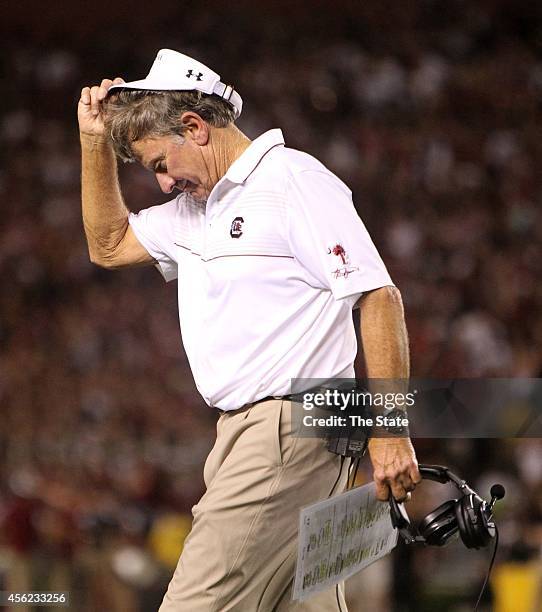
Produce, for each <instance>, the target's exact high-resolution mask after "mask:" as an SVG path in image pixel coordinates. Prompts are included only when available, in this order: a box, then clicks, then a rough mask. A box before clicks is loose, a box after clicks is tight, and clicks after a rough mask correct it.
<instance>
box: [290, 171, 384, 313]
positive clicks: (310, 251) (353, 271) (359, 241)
mask: <svg viewBox="0 0 542 612" xmlns="http://www.w3.org/2000/svg"><path fill="white" fill-rule="evenodd" d="M287 199H288V204H289V206H288V210H289V227H288V234H289V242H290V248H291V249H292V252H293V255H294V257H295V258H296V259H297V261H298V262H299V263H300V264H301V266H303V268H305V270H306V271H307V272H308V273H309V275H310V277H312V279H313V282H314V281H315V282H316V283H318V285H319V286H321V287H324V288H327V289H329V290H330V291H331V292H332V293H333V295H334V297H335V298H336V299H343V298H349V299H350V301H351V303H352V304H355V302H356V301H357V300H358V298H359V297H360V295H361V294H362V293H364V292H366V291H371V290H372V289H378V288H380V287H385V286H387V285H393V282H392V280H391V278H390V275H389V274H388V271H387V270H386V266H385V265H384V262H383V261H382V259H381V257H380V255H379V254H378V251H377V250H376V247H375V245H374V243H373V241H372V240H371V237H370V236H369V233H368V232H367V230H366V228H365V226H364V224H363V222H362V220H361V219H360V218H359V216H358V214H357V212H356V209H355V208H354V204H353V202H352V194H351V191H350V190H349V189H348V187H347V186H346V185H345V184H344V183H343V182H342V181H341V180H340V179H338V178H337V177H336V176H335V175H334V174H332V173H331V172H326V171H320V170H305V171H302V172H299V173H297V174H295V175H294V176H292V178H291V181H290V184H289V188H288V193H287Z"/></svg>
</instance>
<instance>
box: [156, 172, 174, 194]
mask: <svg viewBox="0 0 542 612" xmlns="http://www.w3.org/2000/svg"><path fill="white" fill-rule="evenodd" d="M155 176H156V180H157V181H158V184H159V185H160V189H161V190H162V191H163V192H164V193H171V192H172V191H173V187H174V186H175V183H176V181H175V179H174V178H172V177H171V176H169V175H168V174H163V173H156V174H155Z"/></svg>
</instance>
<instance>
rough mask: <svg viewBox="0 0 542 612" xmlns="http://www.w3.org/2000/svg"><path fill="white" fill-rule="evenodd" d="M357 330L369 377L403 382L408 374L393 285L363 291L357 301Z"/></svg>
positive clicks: (401, 317)
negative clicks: (358, 328) (358, 312)
mask: <svg viewBox="0 0 542 612" xmlns="http://www.w3.org/2000/svg"><path fill="white" fill-rule="evenodd" d="M359 305H360V331H361V341H362V345H363V353H364V358H365V366H366V369H367V377H368V378H370V379H395V380H404V381H406V380H407V379H408V377H409V375H410V358H409V350H408V335H407V330H406V325H405V317H404V311H403V302H402V300H401V294H400V293H399V290H398V289H397V288H396V287H382V288H381V289H376V290H375V291H371V292H369V293H367V294H365V295H364V296H363V297H362V298H361V300H360V302H359Z"/></svg>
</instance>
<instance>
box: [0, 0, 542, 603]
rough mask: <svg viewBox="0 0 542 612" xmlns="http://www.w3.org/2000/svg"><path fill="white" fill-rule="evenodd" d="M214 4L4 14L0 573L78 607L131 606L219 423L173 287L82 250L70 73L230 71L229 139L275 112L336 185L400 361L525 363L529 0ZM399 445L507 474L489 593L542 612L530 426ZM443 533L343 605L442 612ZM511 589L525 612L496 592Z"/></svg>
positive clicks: (541, 534)
mask: <svg viewBox="0 0 542 612" xmlns="http://www.w3.org/2000/svg"><path fill="white" fill-rule="evenodd" d="M227 4H228V6H227V7H226V6H225V3H219V2H210V3H209V4H208V5H206V4H205V3H203V4H197V3H193V2H186V3H181V5H180V6H179V3H173V2H169V1H167V2H165V4H164V5H163V7H162V9H163V10H162V11H161V12H160V13H159V14H156V13H157V12H156V11H155V12H154V13H153V15H150V16H148V19H145V23H144V24H143V23H142V22H141V21H140V20H138V19H136V18H133V19H130V18H129V16H128V15H126V16H125V17H124V20H123V21H122V24H118V25H116V24H114V23H112V22H107V21H104V22H103V23H101V22H100V20H99V17H98V16H97V14H95V13H100V11H101V10H102V9H103V8H104V7H103V6H102V5H105V3H104V2H97V4H96V6H95V8H94V12H93V14H92V15H90V16H88V19H87V18H86V16H85V15H84V14H83V8H81V9H80V17H81V19H80V20H79V21H77V22H76V21H74V22H73V23H72V24H71V26H72V27H70V28H67V27H66V28H63V27H62V19H61V15H60V13H59V14H58V24H57V26H55V19H56V17H55V15H46V14H44V15H43V16H42V17H41V18H40V16H39V15H37V14H36V12H37V11H41V10H42V9H41V6H42V5H39V4H38V3H37V2H36V3H32V2H30V5H31V6H32V7H34V10H33V12H32V15H33V18H29V19H28V20H26V22H24V23H23V22H21V21H20V20H19V21H16V22H14V24H13V26H12V27H11V29H5V28H6V26H4V29H5V31H3V32H2V34H3V43H2V44H3V53H2V57H1V58H0V63H1V66H2V71H1V72H2V75H1V77H0V78H1V81H2V98H1V101H0V145H1V147H0V156H1V159H2V164H1V167H0V207H1V210H2V214H1V217H0V267H1V270H2V276H3V279H4V281H3V284H2V291H1V292H0V341H1V345H2V350H1V354H0V401H1V403H2V407H3V409H2V418H1V419H0V580H1V581H2V582H1V586H2V588H11V587H12V586H13V587H14V588H15V587H17V588H19V589H29V588H33V589H34V590H46V589H51V590H53V589H54V590H67V591H68V590H69V591H70V592H71V593H72V607H73V609H77V610H98V609H101V610H106V609H107V610H119V611H122V612H125V611H126V612H128V611H130V610H134V611H136V610H151V609H153V607H154V608H155V607H156V605H157V602H158V601H160V598H161V593H162V592H163V589H164V588H165V585H166V584H167V580H168V576H169V574H170V572H171V570H172V567H173V566H174V564H175V561H176V558H177V556H178V553H179V550H180V548H181V546H182V541H183V538H184V536H185V534H186V532H187V529H188V528H189V517H190V508H191V506H192V504H194V503H195V502H196V501H197V499H198V497H199V496H200V495H201V493H202V491H203V480H202V476H201V472H202V464H203V462H204V459H205V456H206V454H207V452H208V450H209V448H210V446H211V445H212V443H213V439H214V423H215V420H216V415H215V414H214V413H213V411H212V410H211V409H209V408H207V407H206V406H205V405H204V403H203V401H202V400H201V398H199V396H198V395H197V392H196V390H195V387H194V384H193V381H192V378H191V374H190V371H189V368H188V364H187V361H186V357H185V356H184V353H183V351H182V346H181V340H180V333H179V330H178V320H177V310H176V291H175V287H174V283H170V284H168V285H166V284H165V283H163V281H162V279H161V277H160V275H159V274H158V273H157V272H155V271H153V270H152V269H139V270H129V271H123V272H106V271H103V270H100V269H98V268H96V267H95V266H93V265H92V264H90V263H89V260H88V254H87V250H86V243H85V240H84V235H83V229H82V223H81V217H80V194H79V189H80V184H79V172H80V164H79V149H78V133H77V123H76V103H77V100H78V95H79V92H80V89H81V87H83V86H85V85H89V84H95V83H99V81H100V80H101V78H104V77H108V78H113V77H115V76H117V75H120V76H123V77H124V78H126V79H127V80H129V79H135V78H140V77H142V76H143V75H144V74H146V72H147V70H148V68H149V66H150V63H151V62H152V60H153V58H154V56H155V54H156V51H157V50H158V49H160V48H164V47H170V48H174V49H177V50H180V51H184V52H186V53H188V54H191V55H193V56H195V57H196V58H198V59H200V60H201V61H203V62H204V63H207V64H208V65H210V66H211V67H213V68H215V69H216V70H217V71H218V72H219V73H220V74H221V75H222V77H223V80H225V81H226V82H230V81H231V82H232V83H233V84H234V85H235V87H236V89H238V90H239V92H240V93H241V95H242V97H243V99H244V111H243V115H242V117H241V119H240V121H239V126H240V128H241V129H242V130H243V131H245V132H246V133H247V135H248V136H249V137H256V136H257V135H259V134H260V133H262V132H263V131H265V130H266V129H270V128H272V127H281V128H282V129H283V132H284V135H285V138H286V142H287V144H288V145H289V146H291V147H294V148H299V149H302V150H305V151H307V152H309V153H311V154H313V155H315V156H316V157H317V158H319V159H320V160H322V161H323V162H324V163H325V164H326V165H327V166H328V167H329V168H331V169H332V170H333V171H334V172H336V173H337V174H338V175H339V176H340V177H341V178H342V179H343V180H344V181H345V182H346V183H347V184H348V185H349V186H350V187H351V189H352V191H353V195H354V201H355V204H356V207H357V209H358V211H359V213H360V216H361V217H362V219H363V220H364V222H365V224H366V225H367V227H368V229H369V231H370V232H371V234H372V236H373V239H374V240H375V242H376V244H377V246H378V248H379V250H380V252H381V254H382V256H383V259H384V260H385V262H386V264H387V265H388V268H389V269H390V272H391V275H392V278H393V279H394V281H395V282H396V284H397V285H398V286H399V288H400V289H401V291H402V295H403V299H404V302H405V309H406V317H407V325H408V329H409V334H410V341H411V353H412V373H413V375H414V376H417V377H437V378H438V377H484V376H485V377H538V376H540V374H541V371H542V317H541V316H540V312H541V309H542V289H541V286H540V285H538V283H537V282H536V280H537V278H539V277H540V272H541V268H542V219H541V217H542V213H541V206H540V204H541V201H542V140H541V139H540V136H539V125H540V119H541V116H542V104H541V101H542V12H541V9H540V7H538V6H537V5H536V4H535V3H531V2H523V3H522V2H519V3H518V2H514V3H512V2H505V1H497V0H495V1H493V2H490V1H489V0H488V1H486V2H482V1H481V2H476V3H469V2H463V1H455V2H451V3H441V2H437V1H430V0H426V1H422V0H417V1H416V2H414V3H380V2H373V1H369V2H365V3H357V2H356V3H350V2H344V3H339V4H338V5H337V6H335V7H334V8H332V7H331V5H330V4H326V3H325V2H320V1H318V2H316V1H315V2H314V3H299V4H298V3H295V2H294V3H286V2H276V3H269V4H268V5H267V6H266V8H265V10H264V9H262V8H261V7H258V6H256V4H254V3H253V4H251V3H248V2H239V3H237V4H236V3H232V4H231V5H230V3H227ZM34 5H35V6H34ZM338 7H341V8H340V10H339V8H338ZM58 10H59V11H60V10H61V9H60V8H59V9H58ZM75 10H76V9H75V8H74V7H73V6H72V7H71V8H70V11H72V12H73V11H75ZM134 41H137V44H134ZM537 128H538V129H537ZM120 174H121V184H122V189H123V193H124V196H125V200H126V202H127V204H128V206H129V207H130V208H131V209H132V210H134V211H137V210H139V209H141V208H144V207H147V206H150V205H153V204H157V203H160V202H163V201H166V199H167V197H165V196H163V194H161V193H160V191H159V190H158V185H157V184H155V183H154V179H153V177H152V176H151V175H150V174H149V173H146V172H145V171H144V170H142V169H141V168H138V167H136V166H133V165H127V166H123V167H121V168H120ZM480 409H481V410H482V409H483V407H480ZM417 451H418V456H419V458H420V460H421V461H423V462H425V463H430V462H434V463H440V464H447V463H449V464H450V465H452V466H454V467H455V468H456V469H457V470H458V471H459V472H460V473H462V474H463V475H464V476H465V477H466V478H468V479H470V480H471V482H472V483H473V484H474V485H476V486H480V492H481V493H483V494H486V495H487V493H488V490H489V486H490V485H491V484H492V483H493V482H495V481H502V482H503V484H504V485H505V486H506V488H507V490H508V494H507V498H506V500H505V502H503V504H502V509H501V510H500V511H499V514H498V518H499V519H500V520H501V522H502V533H501V542H502V544H501V551H500V552H499V556H498V558H497V571H496V573H495V578H494V580H493V582H492V590H491V591H490V592H489V594H488V599H487V600H486V601H488V602H489V601H490V600H491V598H492V597H493V604H488V605H492V606H494V607H493V609H495V610H497V611H498V612H505V611H512V610H514V612H516V611H517V612H522V611H523V610H525V611H526V612H532V611H534V610H535V606H537V605H538V606H539V607H538V608H536V609H537V610H541V609H542V592H538V593H537V591H536V589H537V588H538V587H539V586H540V584H542V570H541V568H540V563H541V562H540V559H541V555H542V444H541V441H540V440H538V439H530V440H529V439H525V440H455V441H453V440H449V441H447V442H446V443H444V444H443V443H442V442H441V441H433V442H432V441H429V440H420V441H418V444H417ZM363 479H370V473H369V465H368V462H366V465H365V472H364V474H362V480H363ZM424 486H425V485H424ZM427 491H428V493H427V495H424V496H423V502H422V496H421V495H419V496H418V498H417V500H418V501H415V502H413V506H412V512H413V514H414V515H415V516H416V515H420V513H423V512H428V511H429V510H430V509H432V508H433V507H434V506H435V505H437V504H438V503H439V499H440V497H439V496H440V495H441V494H442V491H441V490H436V489H431V490H430V487H428V489H427ZM454 546H455V547H449V548H447V549H446V550H445V551H441V550H437V551H435V550H429V549H427V550H421V551H415V552H411V551H409V550H407V549H405V548H400V549H399V551H397V553H396V554H395V555H394V557H393V559H392V558H390V559H388V561H386V562H383V563H382V564H380V565H379V566H378V567H377V569H376V570H371V571H372V574H370V578H368V576H369V574H365V575H360V576H358V577H357V578H355V579H353V581H352V587H351V591H350V596H349V597H350V605H351V609H352V610H353V611H354V612H356V610H358V609H359V610H362V609H363V610H367V611H369V612H371V611H373V612H384V611H386V610H392V609H394V610H434V609H436V607H437V606H438V607H439V608H441V609H443V610H460V609H462V608H461V607H460V606H461V605H464V604H465V602H470V601H472V597H473V596H475V595H476V594H477V593H476V591H477V589H478V588H479V586H480V585H481V582H482V580H483V577H484V573H485V571H486V567H487V562H488V559H487V555H484V554H483V553H472V552H471V551H469V552H467V551H465V550H464V549H463V548H461V547H460V546H459V545H454ZM428 567H431V568H435V571H434V572H432V575H431V579H430V580H429V579H428V572H427V568H428ZM437 567H438V570H437V569H436V568H437ZM518 568H519V569H518ZM516 570H517V575H516V574H515V573H514V572H515V571H516ZM499 572H500V573H499ZM518 584H519V585H521V586H517V585H518ZM503 585H506V586H503ZM510 585H513V586H510ZM537 585H538V587H537ZM529 589H531V590H529ZM510 592H512V593H515V597H516V600H515V601H516V604H514V606H517V605H520V604H518V603H517V602H522V601H523V600H524V601H523V603H521V605H523V606H524V607H506V606H507V605H511V604H507V603H506V602H505V599H504V598H505V597H506V596H507V594H509V593H510ZM368 593H370V594H371V597H367V594H368ZM522 597H523V600H522V599H521V598H522ZM537 597H538V598H539V599H538V600H537V599H536V598H537ZM356 598H358V599H356ZM359 598H365V602H366V601H368V600H370V601H372V602H373V604H370V605H372V606H373V607H372V608H371V607H367V603H365V604H364V607H363V608H362V607H359V608H358V607H357V606H358V605H360V604H358V603H357V602H358V601H359ZM535 601H538V602H539V603H538V604H536V603H534V602H535ZM499 606H501V607H499ZM528 606H532V610H531V608H529V607H528Z"/></svg>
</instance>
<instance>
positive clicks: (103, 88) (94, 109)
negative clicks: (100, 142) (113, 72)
mask: <svg viewBox="0 0 542 612" xmlns="http://www.w3.org/2000/svg"><path fill="white" fill-rule="evenodd" d="M120 83H124V79H122V78H121V77H117V78H116V79H114V80H113V81H112V80H111V79H104V80H103V81H102V82H101V83H100V85H94V86H93V87H83V89H82V90H81V98H80V99H79V104H78V106H77V118H78V120H79V131H80V132H81V133H82V134H87V135H89V136H102V135H103V133H104V109H103V102H104V100H105V98H106V96H107V92H108V91H109V88H110V87H111V85H118V84H120Z"/></svg>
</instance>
